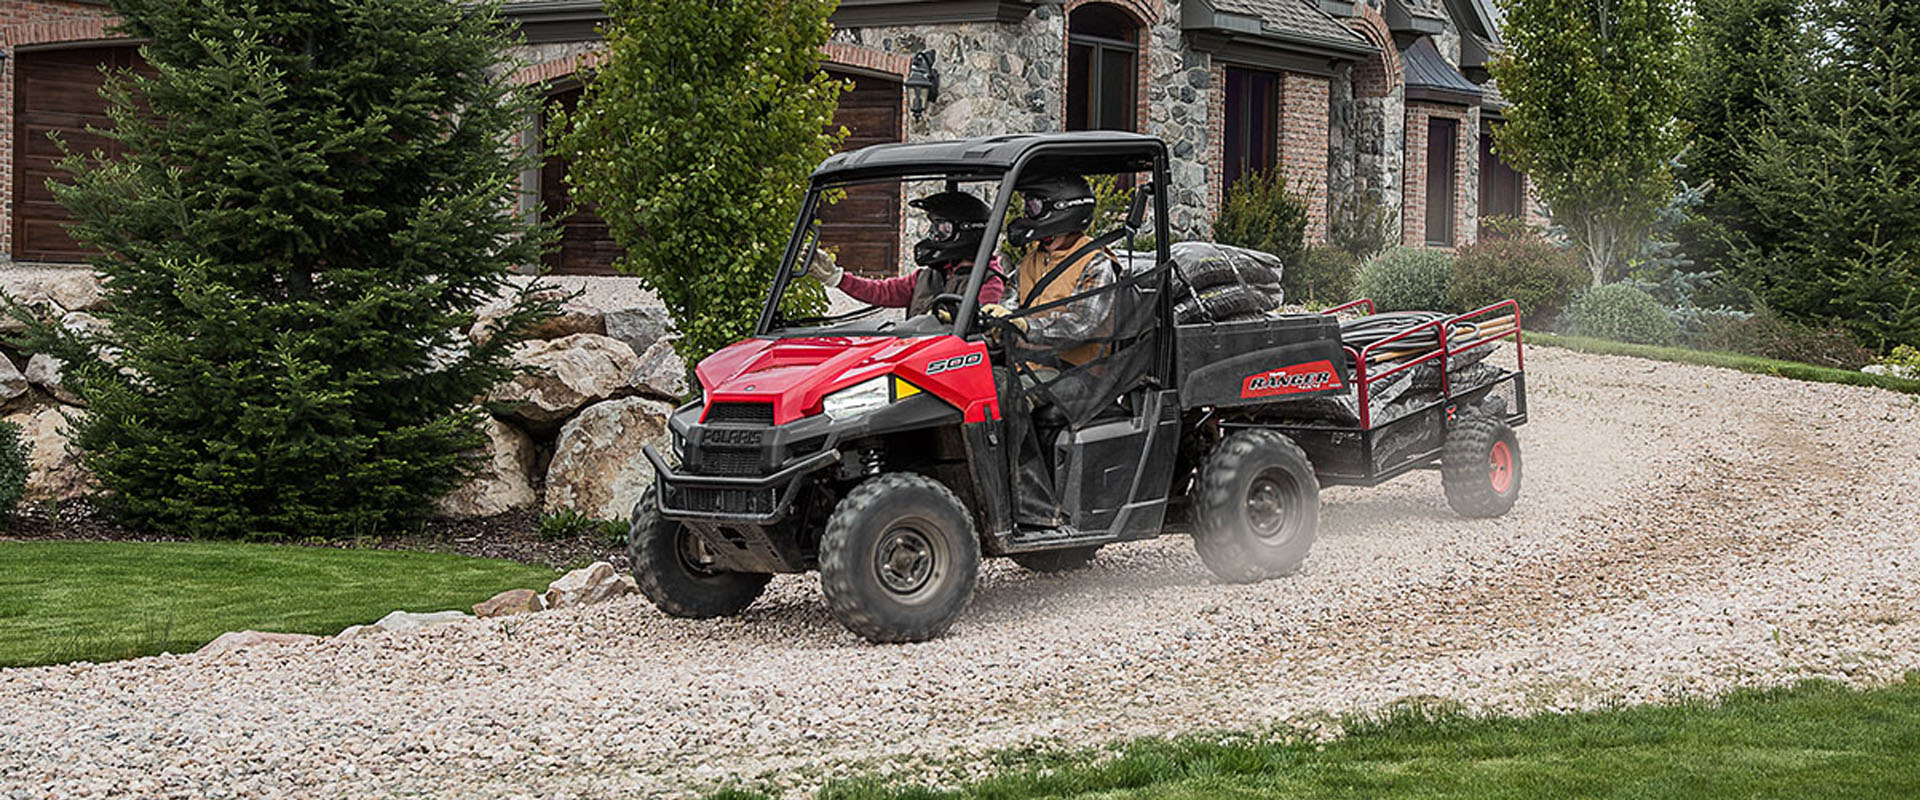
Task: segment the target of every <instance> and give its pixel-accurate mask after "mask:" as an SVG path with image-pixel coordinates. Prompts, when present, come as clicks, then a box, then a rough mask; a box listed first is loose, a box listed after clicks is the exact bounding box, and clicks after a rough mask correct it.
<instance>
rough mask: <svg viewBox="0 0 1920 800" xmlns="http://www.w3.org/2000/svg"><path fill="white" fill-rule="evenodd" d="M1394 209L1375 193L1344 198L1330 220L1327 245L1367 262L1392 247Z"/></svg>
mask: <svg viewBox="0 0 1920 800" xmlns="http://www.w3.org/2000/svg"><path fill="white" fill-rule="evenodd" d="M1393 241H1394V236H1393V210H1392V209H1390V208H1388V207H1387V205H1386V204H1385V203H1383V202H1381V201H1380V198H1378V197H1375V196H1374V195H1373V193H1372V192H1361V193H1360V194H1355V195H1349V196H1347V197H1343V198H1340V199H1339V200H1337V201H1335V202H1334V204H1333V209H1332V213H1331V214H1329V215H1328V219H1327V244H1330V245H1333V246H1334V247H1338V248H1340V249H1342V250H1345V251H1347V252H1349V253H1352V254H1353V257H1354V258H1356V259H1358V260H1361V261H1365V260H1367V259H1370V258H1373V257H1374V256H1377V255H1380V254H1381V253H1382V252H1384V251H1385V250H1386V249H1387V248H1388V247H1390V246H1392V244H1393Z"/></svg>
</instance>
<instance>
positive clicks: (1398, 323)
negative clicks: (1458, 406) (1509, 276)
mask: <svg viewBox="0 0 1920 800" xmlns="http://www.w3.org/2000/svg"><path fill="white" fill-rule="evenodd" d="M1451 316H1453V315H1451V314H1443V313H1441V312H1438V311H1393V312H1388V313H1384V314H1373V315H1370V316H1365V317H1360V318H1358V319H1352V320H1347V321H1345V322H1342V323H1340V341H1341V342H1342V343H1343V344H1345V345H1346V346H1348V347H1351V348H1353V350H1354V352H1360V351H1361V350H1365V349H1366V348H1367V347H1368V346H1369V345H1372V344H1376V343H1379V342H1383V341H1386V340H1387V339H1391V338H1393V337H1394V336H1397V335H1399V334H1402V333H1405V332H1407V331H1409V330H1412V329H1414V328H1418V327H1420V326H1422V325H1432V323H1433V322H1436V321H1438V320H1443V319H1446V318H1448V317H1451ZM1519 324H1520V323H1519V320H1518V319H1517V318H1515V317H1498V318H1495V319H1491V320H1480V321H1475V322H1459V323H1455V324H1454V325H1453V326H1452V327H1451V328H1450V329H1449V330H1448V331H1447V340H1448V341H1449V342H1451V343H1452V344H1453V345H1454V346H1455V347H1459V346H1460V345H1462V344H1471V343H1473V342H1478V341H1483V340H1488V339H1492V338H1494V337H1498V336H1503V335H1505V334H1508V333H1512V332H1513V330H1514V328H1515V327H1518V326H1519ZM1439 349H1440V326H1438V325H1432V326H1431V327H1428V328H1426V329H1424V330H1421V331H1419V332H1418V333H1413V334H1410V335H1408V336H1407V337H1406V338H1404V339H1397V340H1395V341H1394V342H1393V344H1392V345H1391V349H1387V350H1378V351H1375V352H1374V353H1372V354H1371V355H1370V356H1368V358H1367V364H1368V365H1369V366H1372V365H1375V364H1387V363H1392V362H1395V361H1402V360H1405V359H1408V358H1416V357H1421V356H1431V355H1433V353H1434V351H1436V350H1439ZM1482 355H1484V351H1482ZM1476 360H1477V359H1476Z"/></svg>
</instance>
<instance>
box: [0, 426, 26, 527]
mask: <svg viewBox="0 0 1920 800" xmlns="http://www.w3.org/2000/svg"><path fill="white" fill-rule="evenodd" d="M27 455H28V448H27V443H26V442H24V441H21V439H20V426H19V425H15V424H13V423H11V422H4V421H0V522H4V521H7V520H11V519H12V518H13V512H14V511H15V510H17V509H19V507H20V497H21V495H24V494H26V493H27V474H28V473H29V472H31V471H32V468H33V467H32V464H31V463H29V462H28V461H27Z"/></svg>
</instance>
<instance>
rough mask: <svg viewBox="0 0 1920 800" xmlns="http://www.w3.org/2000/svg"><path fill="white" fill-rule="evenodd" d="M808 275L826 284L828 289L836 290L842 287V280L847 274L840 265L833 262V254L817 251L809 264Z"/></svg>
mask: <svg viewBox="0 0 1920 800" xmlns="http://www.w3.org/2000/svg"><path fill="white" fill-rule="evenodd" d="M807 274H809V275H812V276H813V277H814V278H815V279H817V280H819V281H820V282H821V283H824V284H826V285H827V287H828V288H834V287H837V286H839V285H840V278H841V276H842V275H844V274H845V272H844V271H843V270H841V269H840V265H839V264H835V263H834V262H833V256H832V254H829V253H828V252H827V251H825V250H815V251H813V260H812V261H808V262H807Z"/></svg>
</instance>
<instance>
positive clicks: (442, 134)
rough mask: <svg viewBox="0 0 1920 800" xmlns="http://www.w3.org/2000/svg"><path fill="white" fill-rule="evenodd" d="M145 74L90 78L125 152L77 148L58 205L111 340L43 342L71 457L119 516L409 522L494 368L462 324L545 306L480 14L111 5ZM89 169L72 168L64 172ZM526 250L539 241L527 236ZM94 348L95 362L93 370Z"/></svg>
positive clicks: (463, 445)
mask: <svg viewBox="0 0 1920 800" xmlns="http://www.w3.org/2000/svg"><path fill="white" fill-rule="evenodd" d="M113 8H114V11H115V12H117V13H118V14H119V15H120V17H121V19H122V20H124V22H123V24H122V27H121V32H122V33H124V34H125V35H127V36H130V37H133V38H136V39H142V40H145V41H146V44H144V45H142V47H141V53H142V55H143V56H144V57H145V59H146V61H147V62H148V63H149V64H151V65H152V67H153V69H154V71H155V74H153V75H151V76H149V77H141V76H133V75H123V76H121V77H120V78H118V79H116V80H114V81H111V82H109V85H108V88H107V90H106V93H107V95H108V96H109V99H110V100H111V101H112V114H113V119H114V126H113V129H112V130H111V131H109V132H107V133H108V134H109V135H110V136H111V137H112V138H114V139H116V140H118V141H120V142H123V143H125V145H126V146H127V153H128V154H127V155H126V156H124V157H123V158H119V159H115V160H102V159H101V157H100V155H99V154H97V153H96V154H91V155H88V154H75V155H74V156H72V157H69V159H68V160H67V162H66V166H67V168H68V169H70V170H72V171H73V172H74V173H75V179H74V182H73V183H72V184H68V185H56V186H55V195H56V197H58V198H59V200H60V201H61V202H62V203H64V204H65V205H66V206H67V207H68V208H69V209H71V210H72V211H73V213H74V214H75V215H76V217H77V218H78V224H77V225H76V226H75V228H74V233H75V236H76V237H77V238H78V239H79V240H80V241H82V242H84V243H85V244H88V245H91V246H92V247H95V248H97V249H98V250H99V251H100V254H99V256H98V257H97V258H95V259H94V265H95V267H96V268H97V269H98V270H99V271H100V273H101V274H102V276H103V279H104V287H105V289H104V290H105V292H106V295H107V297H108V299H110V300H111V302H112V309H111V310H110V311H106V312H103V313H102V316H104V317H105V318H106V320H107V322H108V323H109V325H110V332H108V333H105V334H102V335H98V336H86V337H78V336H75V335H73V334H62V333H60V332H57V331H51V330H44V329H43V330H42V331H41V333H40V338H41V340H42V342H41V343H42V345H43V346H46V347H49V348H52V349H53V350H54V351H55V352H57V353H58V354H60V355H61V356H62V357H63V358H64V359H65V360H67V362H68V365H69V366H68V373H69V376H70V379H71V380H72V381H73V382H74V383H75V384H76V388H77V389H78V391H79V393H80V394H81V396H82V397H83V398H84V399H85V400H86V401H87V403H88V405H89V413H88V414H87V415H86V417H85V418H84V419H83V420H81V421H80V422H79V423H78V425H77V428H76V431H75V439H74V441H75V443H76V444H77V446H78V447H79V449H80V450H81V451H82V456H83V459H84V462H85V464H86V465H87V466H88V467H89V468H91V469H92V470H93V472H94V474H95V475H97V476H98V477H99V479H100V481H101V483H102V484H103V486H104V487H105V488H106V489H107V490H109V491H110V494H109V495H108V498H109V500H110V501H111V502H112V504H113V505H114V507H115V508H117V509H118V510H119V511H120V512H122V513H123V514H124V515H125V517H127V518H128V519H129V520H130V521H131V522H133V523H134V524H138V525H144V526H150V527H152V528H154V529H157V530H163V531H175V532H186V533H190V534H193V535H197V536H244V537H250V538H274V537H282V536H289V535H322V536H346V535H354V534H359V533H367V532H372V531H376V530H381V529H385V528H387V527H388V526H391V525H393V524H395V523H398V522H402V521H404V520H406V519H408V518H410V517H412V516H415V515H417V514H418V513H419V511H420V509H422V508H424V507H425V506H426V503H427V501H428V500H430V499H432V498H433V497H435V496H437V495H439V494H441V493H443V492H444V491H446V490H447V489H448V488H450V487H451V486H452V485H454V483H455V482H456V481H457V480H458V479H459V478H460V476H461V474H462V471H463V467H465V466H466V460H465V458H464V457H463V456H462V455H461V453H462V451H463V450H466V449H468V448H470V447H472V446H473V445H474V444H476V443H477V441H478V435H477V433H476V428H475V423H476V417H475V416H474V415H473V412H471V411H467V410H464V409H466V408H468V407H469V406H470V405H471V403H472V402H473V400H474V398H475V397H476V396H477V395H479V394H481V393H482V392H484V391H485V390H486V389H487V388H488V387H490V386H492V385H493V384H495V383H497V382H498V381H500V380H502V379H503V378H505V377H507V376H508V375H510V374H511V369H510V367H509V366H508V365H507V362H506V361H505V353H506V348H507V347H508V346H509V345H510V344H511V342H512V340H513V338H514V336H513V335H512V334H508V335H501V336H495V337H494V338H492V339H490V340H489V341H488V342H487V343H485V344H482V345H471V344H469V343H468V341H467V340H466V338H465V336H464V335H463V332H464V331H465V330H466V328H467V327H468V326H469V325H470V324H471V323H472V321H473V319H474V310H475V309H476V308H478V307H479V306H480V305H482V304H483V303H486V302H488V301H489V300H491V299H492V298H495V297H498V296H500V295H502V294H514V296H516V297H518V298H519V302H518V303H517V304H516V306H515V308H516V309H517V310H516V312H515V313H513V314H512V315H511V316H510V318H509V320H508V325H507V327H508V328H509V329H510V330H520V329H524V327H525V326H526V325H527V324H528V323H529V322H530V321H531V319H532V318H533V317H534V316H535V315H537V314H538V313H540V312H541V310H542V309H541V308H539V307H538V306H544V305H550V304H547V303H541V302H536V301H533V300H531V299H529V298H528V296H527V293H526V292H524V291H521V292H518V293H517V294H516V293H514V292H513V290H512V284H511V283H510V282H509V275H510V271H511V269H512V268H513V267H514V266H515V265H518V264H530V263H534V262H535V261H536V260H537V259H538V256H539V248H540V245H541V243H542V237H541V236H540V235H532V236H529V235H527V234H528V233H529V232H528V230H527V228H526V226H525V225H524V224H523V223H522V221H521V219H520V216H519V215H518V214H517V213H515V199H516V192H517V189H516V187H515V177H516V172H517V169H518V159H519V156H518V155H517V151H516V148H514V147H513V145H512V134H513V133H514V132H515V131H516V130H518V129H519V128H520V127H522V126H523V125H524V123H525V120H526V118H527V117H526V115H527V114H528V113H530V109H531V106H530V105H529V100H530V98H529V97H528V96H526V95H525V93H524V92H522V91H520V90H517V89H515V88H513V87H511V86H510V85H509V84H508V83H507V81H506V78H505V77H504V76H503V75H501V74H499V73H498V71H497V67H498V66H499V64H500V63H501V62H502V59H503V52H502V47H503V44H504V42H503V40H502V38H501V30H502V28H501V26H502V20H501V18H500V16H499V14H498V11H497V8H496V7H494V6H490V5H481V6H467V5H462V4H456V3H449V2H446V0H250V1H249V2H225V1H223V0H115V2H114V3H113ZM83 156H86V157H83ZM535 233H536V234H537V232H535ZM95 356H98V358H95Z"/></svg>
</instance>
